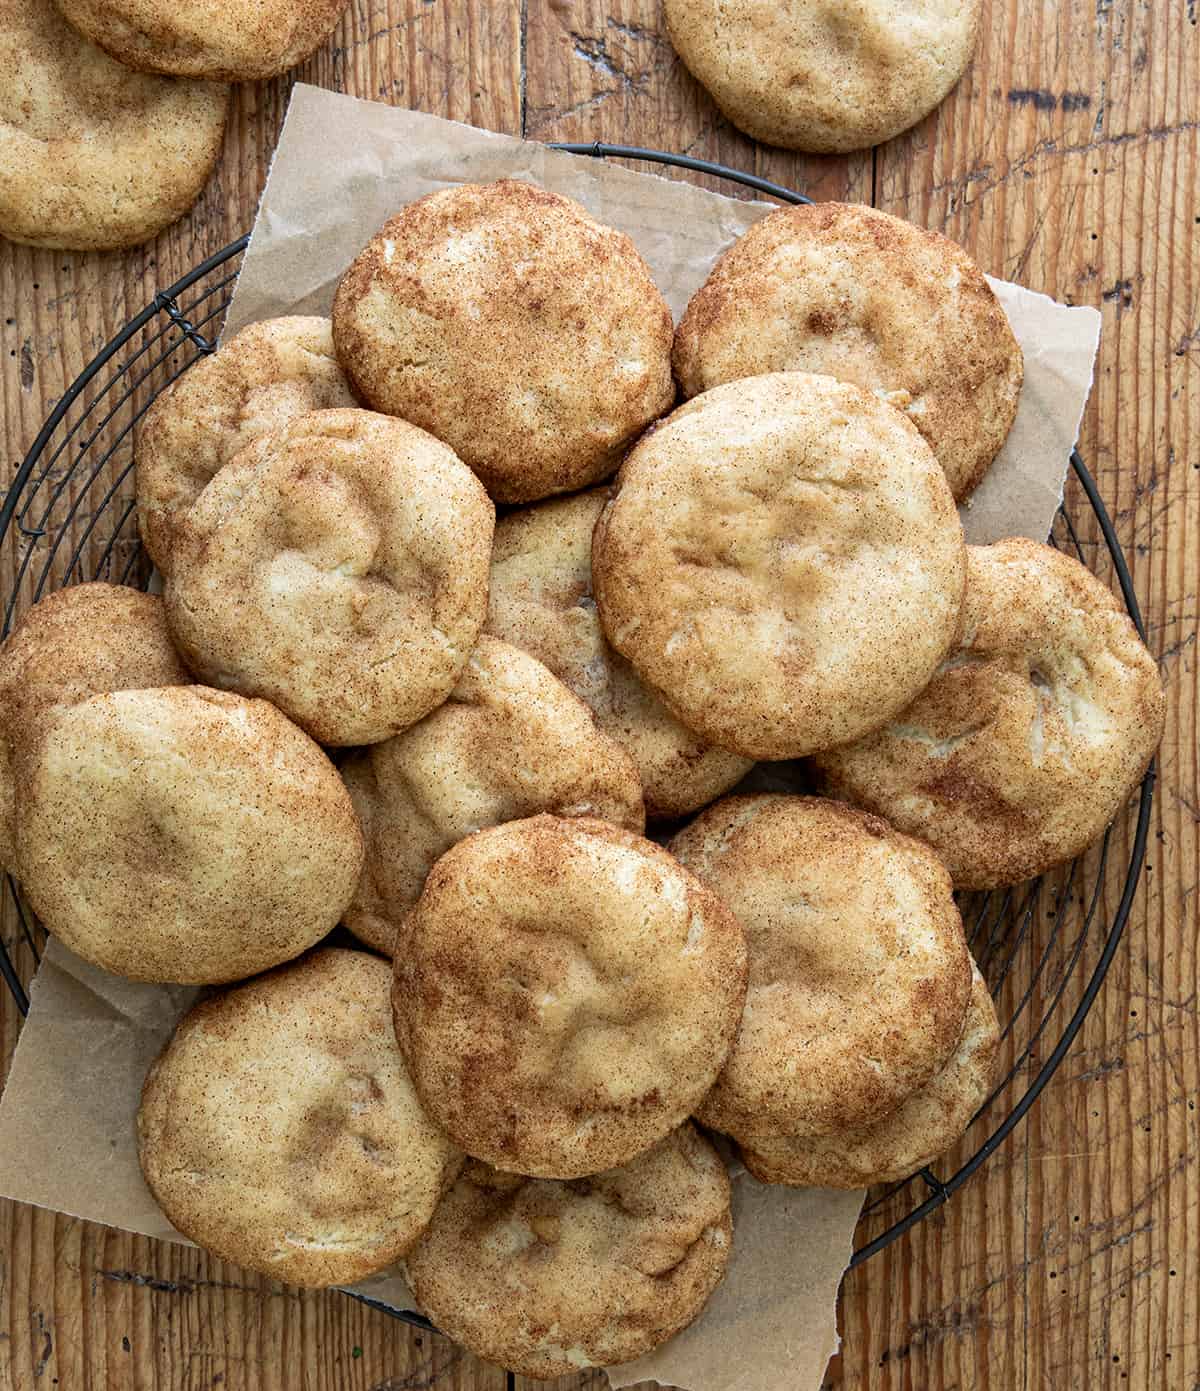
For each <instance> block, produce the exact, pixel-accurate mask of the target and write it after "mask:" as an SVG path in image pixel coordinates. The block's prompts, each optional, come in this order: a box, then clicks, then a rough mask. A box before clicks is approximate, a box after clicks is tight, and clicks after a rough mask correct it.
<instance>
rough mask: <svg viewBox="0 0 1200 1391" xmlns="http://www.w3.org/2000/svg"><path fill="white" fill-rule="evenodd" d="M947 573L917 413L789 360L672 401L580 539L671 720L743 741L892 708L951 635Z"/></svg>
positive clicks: (773, 746)
mask: <svg viewBox="0 0 1200 1391" xmlns="http://www.w3.org/2000/svg"><path fill="white" fill-rule="evenodd" d="M965 577H966V556H965V547H964V544H963V536H962V526H961V524H960V522H959V520H958V514H957V512H956V511H955V507H954V499H953V497H952V496H951V493H950V488H949V485H948V484H947V482H946V477H945V474H944V473H943V472H942V470H941V468H940V467H939V466H938V463H937V461H936V459H935V458H934V456H933V454H932V453H931V451H930V449H929V446H928V445H927V444H926V443H925V441H924V440H923V439H922V438H921V436H920V435H919V434H918V433H917V430H916V427H915V426H914V425H913V424H912V423H911V421H909V420H908V419H907V418H906V417H905V416H903V415H902V414H901V413H900V412H899V411H897V410H895V409H894V408H893V407H891V406H889V405H887V404H886V403H884V402H882V401H880V400H878V399H877V398H876V397H875V396H873V395H871V394H870V393H869V392H866V391H863V390H862V389H861V388H859V387H856V386H850V385H848V384H846V383H843V382H837V381H834V380H833V378H831V377H824V376H816V375H812V374H809V373H806V372H778V373H773V374H769V375H766V376H761V377H750V378H746V379H744V380H741V381H735V382H728V383H726V384H725V385H723V386H718V387H714V388H713V389H712V390H711V391H706V392H704V393H703V394H702V395H700V396H697V397H694V398H693V399H692V400H691V401H689V402H688V403H687V404H686V405H684V406H681V407H680V408H679V409H678V410H676V411H675V412H674V413H673V414H672V415H670V416H669V417H668V418H667V419H666V420H665V421H663V422H662V423H661V424H659V425H658V426H657V427H656V428H655V429H654V430H652V431H650V432H649V433H648V434H647V435H645V436H644V437H643V438H642V440H640V441H639V443H638V444H637V445H636V447H635V448H634V449H633V450H632V452H631V453H630V454H629V456H628V458H627V459H626V461H625V463H624V464H623V465H622V468H621V472H620V474H619V475H618V477H617V481H616V485H615V487H614V490H613V496H612V498H611V500H610V501H609V503H608V504H607V506H606V507H605V509H604V512H603V513H602V514H601V516H600V520H599V522H598V523H597V524H596V530H595V534H594V536H593V540H592V580H593V584H594V586H595V593H596V602H597V604H598V606H599V610H600V619H601V622H602V623H603V625H604V631H605V633H606V635H607V637H608V640H609V641H610V642H611V643H612V645H613V646H614V647H615V648H616V649H617V651H618V652H621V653H622V654H623V655H624V656H625V657H627V658H628V659H629V661H631V662H632V663H633V666H634V667H635V668H636V670H637V672H638V674H639V675H640V676H641V677H642V679H643V680H645V681H647V682H648V683H649V684H650V685H651V686H652V687H653V688H654V689H655V690H656V691H658V693H659V694H660V695H661V696H662V697H663V699H664V701H665V702H666V704H667V705H668V706H669V707H670V709H671V710H672V712H673V713H674V714H675V715H676V716H677V717H678V718H679V719H680V720H681V721H682V722H683V723H684V724H685V725H687V726H688V727H689V728H691V729H694V730H696V731H697V733H699V734H700V735H702V736H703V737H704V738H705V739H707V740H708V741H709V742H710V743H712V744H716V745H718V746H720V747H722V748H727V749H732V750H734V751H735V752H737V753H740V754H743V755H745V756H746V757H749V758H766V759H783V758H797V757H800V756H802V755H805V754H809V753H814V752H816V751H817V750H819V749H823V748H829V747H831V746H832V745H834V744H839V743H843V742H845V741H846V740H849V739H853V738H856V737H858V736H859V735H861V734H864V733H866V732H868V731H869V730H871V729H877V728H878V727H879V726H880V725H883V724H885V723H886V722H887V721H888V720H889V719H890V718H892V717H893V716H894V715H896V714H897V713H898V712H899V711H900V710H902V709H903V708H904V706H905V705H907V704H908V703H909V701H911V700H912V698H913V696H915V695H916V694H917V692H918V691H920V690H921V688H922V687H923V686H924V685H925V683H926V682H927V681H928V680H929V678H930V677H931V676H932V675H933V673H934V670H935V669H936V667H937V664H938V662H939V661H940V660H941V659H942V657H943V656H945V654H946V652H947V651H948V649H949V647H950V645H951V643H952V642H953V640H954V635H955V632H956V629H957V624H958V616H959V608H960V606H961V603H962V594H963V584H964V581H965Z"/></svg>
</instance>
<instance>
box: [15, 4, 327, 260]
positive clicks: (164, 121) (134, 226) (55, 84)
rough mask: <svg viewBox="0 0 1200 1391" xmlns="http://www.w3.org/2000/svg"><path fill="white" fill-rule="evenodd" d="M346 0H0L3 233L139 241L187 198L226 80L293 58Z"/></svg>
mask: <svg viewBox="0 0 1200 1391" xmlns="http://www.w3.org/2000/svg"><path fill="white" fill-rule="evenodd" d="M347 3H348V0H220V3H214V0H0V68H2V69H3V71H4V72H5V73H6V74H7V75H8V76H7V78H6V81H5V83H4V84H3V86H0V236H5V237H8V238H9V239H10V240H12V241H17V242H26V243H29V244H30V245H32V246H48V247H64V248H70V249H72V250H83V251H87V250H100V249H108V248H116V247H127V246H136V245H137V244H138V243H139V242H143V241H146V240H147V238H149V237H153V236H154V235H155V234H156V233H158V232H160V231H162V229H163V228H164V227H167V226H169V225H170V224H171V223H172V222H175V221H176V220H177V219H178V218H180V217H182V216H183V215H184V213H186V212H187V210H188V209H189V208H190V207H191V206H192V204H193V203H194V202H195V201H196V198H197V197H198V196H199V194H200V190H201V189H202V188H203V187H204V184H205V182H206V181H207V179H208V176H209V174H210V173H211V172H212V168H213V165H214V164H215V163H216V161H217V156H218V155H219V153H220V150H221V142H222V139H223V137H224V133H225V121H226V117H227V114H228V108H229V96H230V85H229V84H230V83H233V82H251V81H256V80H258V79H261V78H268V77H275V76H277V75H278V74H279V73H282V72H286V71H287V69H288V68H291V67H294V66H295V65H296V64H297V63H299V62H302V61H303V60H304V59H305V58H307V57H308V55H309V54H310V53H312V52H313V51H314V50H315V49H316V48H318V47H319V46H320V45H321V44H322V43H323V42H324V41H325V39H326V38H328V36H329V34H330V33H331V32H332V30H333V27H334V25H335V24H336V23H337V21H338V18H339V16H340V15H341V13H342V11H343V10H344V9H345V8H346V5H347Z"/></svg>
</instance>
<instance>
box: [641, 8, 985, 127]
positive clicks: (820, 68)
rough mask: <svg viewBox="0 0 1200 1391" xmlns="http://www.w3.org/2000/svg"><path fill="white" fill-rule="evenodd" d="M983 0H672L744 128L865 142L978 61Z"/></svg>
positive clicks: (675, 34)
mask: <svg viewBox="0 0 1200 1391" xmlns="http://www.w3.org/2000/svg"><path fill="white" fill-rule="evenodd" d="M981 9H982V0H855V3H853V4H848V3H847V2H846V0H780V3H772V4H767V5H764V4H762V3H760V2H759V0H666V4H665V14H666V21H667V30H668V33H669V34H670V36H671V42H672V44H674V46H675V49H676V51H677V52H678V54H679V56H680V57H681V58H682V59H683V61H684V63H685V64H686V65H687V67H688V69H689V71H690V72H691V74H692V76H693V77H695V79H696V80H697V81H698V82H700V83H702V84H703V86H704V87H706V88H707V89H708V91H709V92H710V93H711V95H712V97H713V100H714V101H715V102H716V103H717V105H718V106H719V107H720V108H721V110H722V111H723V112H724V113H725V115H726V116H728V117H729V119H730V120H731V121H732V122H733V124H734V125H735V126H737V127H738V129H739V130H743V131H745V132H746V134H747V135H752V136H754V138H755V139H756V140H764V141H766V142H767V143H768V144H770V145H782V146H784V147H785V148H787V149H795V150H808V151H811V152H813V153H816V154H832V153H838V152H843V153H844V152H846V151H849V150H864V149H866V148H867V147H868V146H871V145H878V144H881V143H882V142H883V141H885V140H890V139H891V138H892V136H894V135H899V134H900V132H901V131H903V130H907V129H908V128H909V126H911V125H914V124H915V123H916V122H917V121H919V120H920V119H921V117H922V116H924V115H926V113H927V112H930V111H932V110H933V108H934V107H935V106H937V105H938V103H939V102H940V101H941V100H942V99H943V98H944V97H945V96H946V94H947V93H948V92H949V91H950V89H951V88H952V87H953V86H954V84H955V83H956V82H957V81H958V79H959V78H960V77H961V76H962V74H963V71H964V69H965V68H966V66H967V64H968V63H969V62H970V59H971V54H972V52H973V51H974V48H975V39H976V35H977V33H978V31H979V17H980V13H981Z"/></svg>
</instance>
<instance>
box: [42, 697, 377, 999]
mask: <svg viewBox="0 0 1200 1391" xmlns="http://www.w3.org/2000/svg"><path fill="white" fill-rule="evenodd" d="M29 764H30V767H29V773H28V781H27V785H26V787H25V789H24V790H23V793H22V799H21V816H20V818H19V821H18V825H17V855H16V859H17V870H18V874H19V877H20V879H21V881H22V883H23V884H24V886H25V889H26V892H27V893H28V895H29V899H30V902H31V903H32V904H33V907H34V909H35V911H36V912H37V914H38V916H39V917H40V918H41V920H42V921H43V922H44V923H45V925H46V927H47V929H48V930H49V931H51V932H53V933H54V935H55V936H56V937H59V938H61V939H62V941H63V942H65V943H66V945H67V946H68V947H70V948H71V950H72V951H76V952H78V953H79V955H80V956H82V957H84V958H85V959H86V960H88V961H91V962H93V963H94V964H95V965H97V966H102V967H103V968H104V969H105V970H107V971H114V972H116V973H117V974H118V975H122V976H128V977H129V978H130V979H131V980H149V981H176V982H180V983H183V984H217V983H221V982H224V981H230V980H238V979H240V978H242V977H244V976H250V975H253V974H254V973H255V972H257V971H265V970H267V969H268V968H269V967H271V966H276V965H278V964H279V963H280V962H281V961H288V960H290V959H291V958H293V957H295V956H298V955H299V954H300V953H301V952H302V951H306V950H307V949H308V948H309V947H311V946H312V945H313V944H314V942H317V941H319V940H320V939H321V938H322V937H323V936H324V935H325V934H326V933H327V932H329V931H331V930H332V929H333V927H334V926H335V925H336V923H337V921H338V919H339V918H340V917H341V915H342V912H343V910H344V909H345V907H346V905H347V904H348V903H349V902H350V896H351V894H352V893H353V892H354V886H355V884H356V883H357V882H358V876H359V872H360V870H361V868H362V833H361V832H360V830H359V827H358V820H357V818H356V817H355V815H354V808H353V807H352V806H351V803H350V798H349V796H348V794H347V792H346V789H345V788H344V787H343V786H342V782H341V779H340V778H339V777H338V775H337V769H335V768H334V766H333V764H332V763H330V761H329V759H328V758H326V756H325V754H324V753H323V752H322V751H321V750H320V749H319V748H318V747H317V746H316V744H314V743H313V741H312V740H311V739H310V738H309V737H308V736H307V735H306V734H304V733H303V732H302V731H301V730H299V729H297V728H296V726H295V725H294V724H292V722H291V721H290V720H288V719H285V718H284V716H283V715H281V714H280V713H279V711H278V710H277V709H275V707H274V706H273V705H270V704H268V703H267V702H266V701H265V700H247V699H245V698H244V697H242V696H237V695H231V694H230V693H229V692H227V691H215V690H209V689H207V688H206V687H203V686H167V687H162V688H159V689H154V690H139V691H117V692H114V693H112V694H108V695H98V696H93V697H91V699H89V700H85V701H82V702H81V703H80V704H77V705H72V706H70V707H68V708H66V709H64V710H61V711H60V712H59V713H58V714H57V715H56V716H55V718H54V721H53V724H52V725H51V727H50V729H49V730H48V732H47V733H46V734H45V735H44V736H43V737H42V738H41V740H40V741H39V743H38V747H37V752H36V756H35V757H33V758H32V759H30V760H29Z"/></svg>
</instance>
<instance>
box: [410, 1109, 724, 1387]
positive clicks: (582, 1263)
mask: <svg viewBox="0 0 1200 1391" xmlns="http://www.w3.org/2000/svg"><path fill="white" fill-rule="evenodd" d="M732 1240H733V1225H732V1219H731V1215H730V1190H729V1179H728V1177H727V1175H726V1173H725V1166H724V1165H723V1164H722V1162H721V1159H720V1156H719V1155H718V1154H717V1152H716V1151H715V1150H714V1149H713V1147H712V1145H710V1144H709V1142H708V1141H707V1140H706V1139H704V1138H703V1137H702V1136H701V1135H700V1134H699V1132H698V1131H696V1130H695V1129H694V1127H692V1126H691V1125H684V1126H682V1127H681V1128H680V1129H679V1130H676V1131H674V1132H672V1133H671V1134H670V1135H668V1136H667V1137H666V1139H664V1140H660V1141H659V1142H658V1144H656V1145H655V1146H654V1148H653V1149H651V1150H648V1151H647V1152H646V1153H645V1154H642V1155H640V1156H639V1157H638V1158H636V1159H633V1160H631V1161H630V1162H629V1163H628V1164H625V1165H623V1166H622V1167H621V1168H619V1169H610V1170H608V1171H607V1172H606V1173H600V1174H594V1175H592V1176H591V1177H590V1178H586V1179H576V1180H574V1181H572V1182H562V1181H560V1180H554V1179H537V1178H522V1177H521V1176H520V1175H518V1174H508V1173H501V1172H500V1171H499V1170H497V1169H492V1168H489V1167H488V1166H487V1165H486V1164H480V1163H478V1162H477V1161H469V1162H468V1163H467V1165H466V1167H465V1168H464V1169H463V1172H462V1175H461V1177H460V1178H459V1180H458V1182H457V1183H456V1184H455V1185H454V1187H453V1188H452V1189H451V1190H450V1192H449V1193H448V1194H447V1195H446V1196H445V1197H444V1198H443V1199H442V1201H441V1202H440V1203H439V1204H438V1207H437V1210H436V1211H435V1212H434V1215H433V1221H432V1222H431V1223H430V1224H429V1228H428V1230H427V1231H426V1232H425V1234H424V1236H423V1237H422V1238H421V1239H420V1241H419V1242H418V1243H417V1245H416V1246H415V1247H414V1249H413V1250H412V1251H411V1252H410V1253H409V1256H408V1259H407V1261H406V1262H405V1266H406V1269H407V1272H408V1277H409V1280H410V1282H411V1284H412V1288H413V1293H414V1294H415V1295H416V1298H417V1302H418V1303H419V1304H420V1305H421V1307H422V1308H423V1309H424V1310H425V1312H426V1313H427V1314H428V1315H429V1317H430V1318H431V1319H432V1320H433V1321H434V1323H436V1324H437V1326H438V1327H439V1328H440V1329H442V1330H443V1332H445V1333H448V1334H449V1335H450V1336H451V1337H452V1338H454V1339H455V1340H456V1341H457V1342H460V1343H462V1344H463V1346H464V1347H467V1348H469V1349H470V1350H471V1351H472V1352H474V1353H475V1354H476V1355H477V1356H479V1357H484V1358H487V1359H488V1360H489V1361H491V1362H499V1363H500V1364H501V1365H502V1366H505V1367H508V1368H510V1369H511V1370H512V1371H515V1372H519V1373H521V1374H523V1375H524V1376H529V1377H538V1378H548V1377H557V1376H566V1375H569V1374H573V1373H576V1372H578V1371H579V1370H580V1368H583V1367H600V1366H611V1365H612V1364H613V1363H617V1362H628V1361H630V1360H632V1359H633V1358H635V1357H640V1356H642V1355H643V1354H644V1353H647V1352H650V1351H652V1350H653V1349H654V1348H656V1347H658V1346H659V1344H660V1343H664V1342H666V1340H667V1339H668V1338H671V1337H673V1336H674V1335H675V1334H676V1333H678V1332H679V1331H680V1330H681V1329H682V1328H685V1327H686V1326H687V1325H688V1324H689V1323H691V1322H692V1320H693V1319H694V1318H696V1316H697V1315H698V1314H699V1313H700V1311H701V1309H702V1308H703V1307H704V1304H705V1302H706V1300H707V1299H708V1297H709V1295H710V1294H712V1292H713V1290H714V1289H715V1288H716V1287H717V1285H718V1284H719V1283H720V1281H721V1277H722V1276H723V1275H724V1273H725V1267H726V1265H727V1264H728V1262H729V1256H730V1251H731V1249H732Z"/></svg>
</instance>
